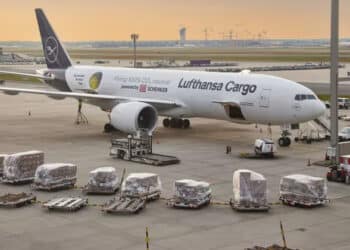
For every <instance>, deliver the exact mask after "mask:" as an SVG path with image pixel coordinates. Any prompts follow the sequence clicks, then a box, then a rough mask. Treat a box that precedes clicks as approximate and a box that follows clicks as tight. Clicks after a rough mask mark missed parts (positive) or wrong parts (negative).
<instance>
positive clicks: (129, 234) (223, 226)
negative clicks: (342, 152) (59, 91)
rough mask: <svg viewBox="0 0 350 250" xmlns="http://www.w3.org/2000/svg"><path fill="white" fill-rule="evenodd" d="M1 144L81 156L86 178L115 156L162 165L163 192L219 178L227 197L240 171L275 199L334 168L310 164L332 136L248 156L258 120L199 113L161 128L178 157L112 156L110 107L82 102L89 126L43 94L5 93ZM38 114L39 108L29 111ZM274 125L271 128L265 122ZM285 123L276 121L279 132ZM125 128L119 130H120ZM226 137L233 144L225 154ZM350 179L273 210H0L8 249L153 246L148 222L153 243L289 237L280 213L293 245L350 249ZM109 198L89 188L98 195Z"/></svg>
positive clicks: (216, 182)
mask: <svg viewBox="0 0 350 250" xmlns="http://www.w3.org/2000/svg"><path fill="white" fill-rule="evenodd" d="M0 107H1V109H0V138H1V139H0V151H1V153H11V152H18V151H24V150H31V149H39V150H44V151H45V153H46V162H62V161H64V162H73V163H76V164H78V166H79V170H78V185H80V186H82V185H84V184H85V183H86V182H87V180H88V172H89V171H90V170H92V169H94V168H96V167H99V166H105V165H111V166H114V167H116V168H117V170H118V171H119V172H121V171H122V169H123V168H126V169H127V172H129V173H130V172H145V171H147V172H155V173H159V174H160V176H161V179H162V183H163V188H164V193H163V196H164V197H169V196H170V195H171V193H172V189H173V187H172V185H173V181H174V180H176V179H180V178H194V179H199V180H206V181H209V182H211V183H212V184H213V195H214V200H219V201H221V200H222V201H226V200H228V199H230V197H231V195H232V173H233V171H234V170H236V169H240V168H248V169H252V170H255V171H258V172H260V173H262V174H264V175H265V176H266V177H267V180H268V189H269V192H268V196H269V201H270V202H276V201H278V190H279V181H280V178H281V176H283V175H287V174H292V173H304V174H311V175H315V176H322V177H324V176H325V172H326V169H324V168H321V167H307V166H306V163H307V160H308V159H311V160H312V161H313V160H319V159H322V158H323V156H324V151H325V148H326V147H327V143H319V144H312V145H306V144H293V145H292V146H291V148H290V149H279V156H280V158H279V159H276V160H260V161H259V160H241V159H239V158H238V157H237V155H238V154H239V152H242V151H249V150H250V149H251V148H252V143H253V141H254V139H255V138H257V137H259V136H261V134H260V128H255V126H253V125H251V126H242V125H237V124H230V123H227V122H221V121H212V120H203V119H193V120H192V124H193V128H192V129H189V130H172V129H165V128H159V129H158V130H157V133H156V135H155V140H154V141H155V145H154V151H155V152H159V153H165V154H173V155H176V156H178V157H179V158H180V159H181V161H182V162H181V164H180V165H174V166H168V167H150V166H146V165H139V164H135V163H128V162H124V161H118V160H112V159H111V158H109V156H108V150H109V140H110V136H109V135H105V134H103V133H102V127H103V125H104V122H105V121H106V115H105V114H104V113H103V112H101V111H100V110H99V109H98V108H95V107H92V106H84V109H85V111H86V115H87V116H88V118H89V121H90V123H89V125H87V126H77V125H75V124H74V119H75V112H76V108H77V103H76V101H74V100H64V101H55V100H51V99H48V98H47V97H44V96H33V95H19V96H14V97H12V96H5V95H1V96H0ZM28 112H30V113H31V116H29V115H28ZM261 128H262V129H263V131H266V127H261ZM278 132H279V128H273V133H274V139H277V138H278ZM117 135H120V134H117ZM226 145H231V146H232V151H233V153H232V154H231V155H226V154H225V147H226ZM9 191H11V192H14V191H30V188H29V186H28V185H24V186H19V187H17V186H16V187H14V186H8V185H0V193H6V192H9ZM36 194H37V196H38V198H39V200H47V199H49V198H53V197H58V196H62V195H68V194H70V195H80V192H79V191H78V190H74V191H62V192H55V193H45V192H37V193H36ZM349 194H350V186H345V185H341V184H336V183H329V197H330V198H331V199H332V202H331V204H329V205H327V206H325V207H322V208H316V209H312V210H308V209H301V208H292V207H286V206H282V205H276V206H273V208H272V209H271V211H270V212H269V213H267V214H265V213H237V212H234V211H232V210H231V209H230V208H229V207H226V206H209V207H208V208H204V209H202V210H199V211H186V210H174V209H170V208H167V207H166V205H165V202H164V201H157V202H154V203H151V204H149V206H148V207H147V208H146V210H145V211H143V212H142V213H141V214H139V215H136V216H110V215H104V214H102V213H101V212H100V211H99V209H98V208H95V207H89V208H87V209H85V210H83V211H80V212H78V213H75V214H65V213H54V212H50V213H49V212H47V211H45V210H44V209H42V208H41V207H40V206H39V205H33V206H31V207H25V208H20V209H16V210H6V209H1V210H0V242H1V244H0V249H1V250H12V249H13V250H29V249H32V250H37V249H49V250H60V249H65V250H66V249H74V250H79V249H91V250H95V249H123V250H126V249H145V243H144V238H145V236H144V233H145V232H144V231H145V227H146V226H149V228H150V237H151V249H160V250H166V249H176V250H177V249H186V250H191V249H221V250H226V249H244V248H245V247H250V246H254V245H257V244H260V245H270V244H272V243H281V236H280V232H279V221H280V220H282V221H283V223H284V226H285V230H286V237H287V242H288V245H289V246H290V247H293V248H299V249H318V250H319V249H349V245H350V238H349V236H348V229H349V224H350V214H349V210H350V196H349ZM110 198H111V197H108V196H102V197H101V196H89V200H90V201H91V202H92V203H103V202H104V201H107V200H108V199H110Z"/></svg>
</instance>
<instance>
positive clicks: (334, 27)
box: [330, 0, 339, 165]
mask: <svg viewBox="0 0 350 250" xmlns="http://www.w3.org/2000/svg"><path fill="white" fill-rule="evenodd" d="M331 1H332V4H331V76H330V80H331V86H330V92H331V147H332V150H333V152H334V153H333V157H332V158H331V159H332V163H333V164H336V165H338V164H339V145H338V100H337V99H338V80H339V79H338V74H339V72H338V70H339V0H331Z"/></svg>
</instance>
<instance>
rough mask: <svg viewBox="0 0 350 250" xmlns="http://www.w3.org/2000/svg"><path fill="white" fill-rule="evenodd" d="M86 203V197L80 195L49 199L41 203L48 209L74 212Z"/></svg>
mask: <svg viewBox="0 0 350 250" xmlns="http://www.w3.org/2000/svg"><path fill="white" fill-rule="evenodd" d="M87 205H88V199H86V198H80V197H63V198H56V199H53V200H49V201H47V202H45V203H44V204H43V207H44V208H47V209H48V210H57V211H65V212H75V211H78V210H80V209H81V208H83V207H86V206H87Z"/></svg>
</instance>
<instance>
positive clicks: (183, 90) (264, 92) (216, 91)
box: [65, 66, 325, 125]
mask: <svg viewBox="0 0 350 250" xmlns="http://www.w3.org/2000/svg"><path fill="white" fill-rule="evenodd" d="M96 73H100V76H102V77H101V79H100V82H99V83H98V84H97V85H96V82H95V84H94V83H92V82H94V81H93V80H91V78H92V76H93V75H94V74H96ZM65 77H66V81H67V84H68V86H69V87H70V89H71V90H72V91H73V92H85V93H86V92H94V93H98V94H104V95H116V96H125V97H139V98H150V99H158V100H168V101H174V102H176V103H178V104H180V105H181V106H179V107H176V108H170V109H169V108H168V109H161V108H158V113H159V114H160V115H163V116H169V117H179V118H180V117H204V118H212V119H221V120H229V121H233V122H241V123H261V124H271V125H274V124H275V125H282V124H293V123H300V122H305V121H308V120H312V119H315V118H316V117H319V116H320V115H322V114H323V112H324V110H325V107H324V104H323V103H322V102H321V101H320V100H319V99H318V98H317V97H316V95H315V94H314V93H313V92H312V91H311V90H310V89H308V88H306V87H304V86H302V85H300V84H298V83H295V82H293V81H289V80H286V79H282V78H278V77H273V76H268V75H262V74H250V73H234V74H231V73H211V72H200V71H179V70H163V69H132V68H112V67H96V66H72V67H70V68H68V69H67V70H66V76H65ZM95 80H96V79H95ZM297 95H298V96H299V97H300V96H303V97H305V98H296V96H297ZM311 96H313V97H314V98H311ZM296 99H298V100H296ZM93 104H95V105H97V106H100V107H101V108H103V109H108V107H104V104H103V103H96V102H95V103H93ZM227 105H228V106H237V107H239V108H240V111H241V114H242V115H243V117H244V119H241V118H239V117H236V115H235V114H234V112H233V113H231V115H230V112H229V111H228V109H227ZM225 107H226V109H225Z"/></svg>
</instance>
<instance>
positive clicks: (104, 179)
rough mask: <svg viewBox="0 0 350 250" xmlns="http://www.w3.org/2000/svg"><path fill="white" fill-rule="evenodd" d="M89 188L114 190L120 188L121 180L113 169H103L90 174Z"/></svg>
mask: <svg viewBox="0 0 350 250" xmlns="http://www.w3.org/2000/svg"><path fill="white" fill-rule="evenodd" d="M88 186H89V187H91V188H103V189H111V190H114V189H116V188H118V186H119V178H118V176H117V172H116V170H115V168H113V167H101V168H97V169H95V170H93V171H91V172H90V174H89V181H88Z"/></svg>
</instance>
